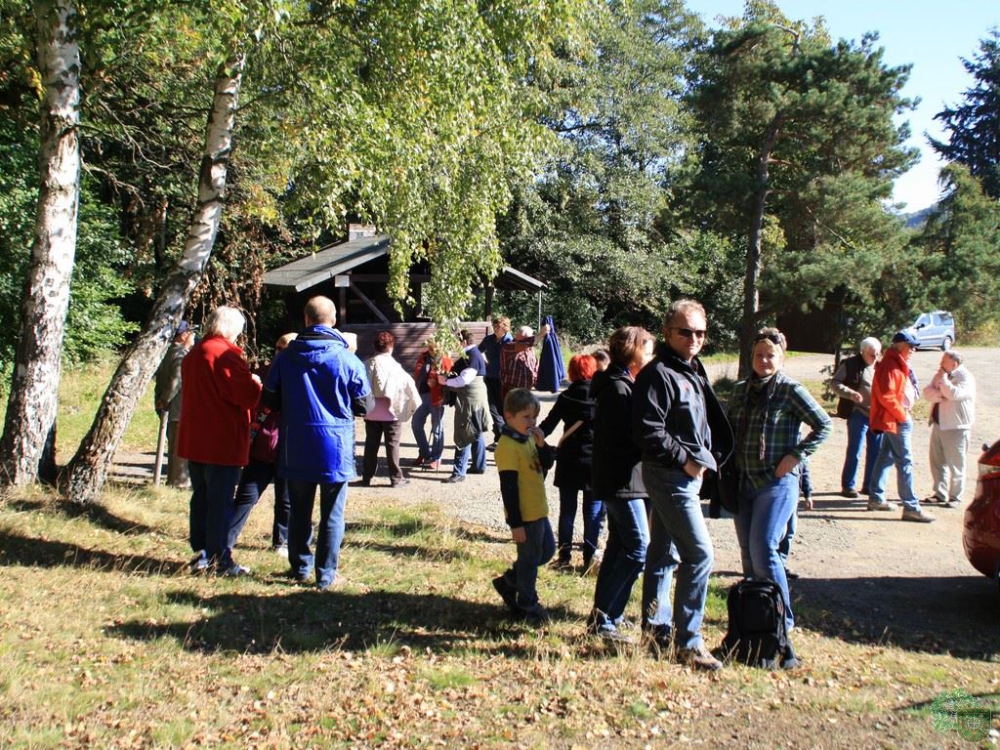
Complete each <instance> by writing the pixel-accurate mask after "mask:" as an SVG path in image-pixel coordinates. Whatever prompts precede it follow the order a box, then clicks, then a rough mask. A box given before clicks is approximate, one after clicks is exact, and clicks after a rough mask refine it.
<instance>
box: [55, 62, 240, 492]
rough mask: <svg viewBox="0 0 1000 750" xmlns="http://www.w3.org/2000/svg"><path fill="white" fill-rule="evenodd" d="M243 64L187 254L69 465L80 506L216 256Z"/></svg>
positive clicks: (219, 125)
mask: <svg viewBox="0 0 1000 750" xmlns="http://www.w3.org/2000/svg"><path fill="white" fill-rule="evenodd" d="M245 63H246V56H245V54H243V53H240V54H234V55H232V56H230V58H229V59H228V60H227V61H226V62H225V63H224V64H223V65H222V66H220V68H219V71H218V73H217V75H216V79H215V93H214V96H213V99H212V110H211V112H210V113H209V116H208V126H207V128H206V132H205V150H204V154H203V156H202V160H201V173H200V177H199V180H198V204H197V207H196V208H195V212H194V215H193V216H192V218H191V223H190V225H189V226H188V233H187V240H186V242H185V245H184V254H183V255H182V256H181V258H180V260H179V261H178V263H177V266H176V267H175V268H174V270H173V271H172V272H171V274H170V276H169V277H168V278H167V280H166V282H164V284H163V287H162V288H161V289H160V293H159V295H158V296H157V298H156V301H155V302H154V303H153V309H152V310H151V311H150V314H149V317H148V318H147V320H146V322H145V324H144V325H143V329H142V331H141V332H140V333H139V336H138V337H137V338H136V340H135V341H134V342H133V343H132V345H131V346H129V348H128V349H127V350H126V351H125V354H124V355H123V357H122V360H121V362H120V363H119V365H118V368H117V370H115V374H114V376H113V377H112V379H111V383H110V384H109V385H108V389H107V391H105V393H104V398H103V399H102V401H101V406H100V408H99V409H98V411H97V415H96V416H95V417H94V423H93V425H91V428H90V431H89V432H88V433H87V435H86V437H84V439H83V442H82V443H80V447H79V449H78V450H77V452H76V455H75V456H74V457H73V460H72V461H71V462H70V464H69V467H68V470H67V476H66V482H65V490H66V494H67V495H68V497H69V499H70V500H72V501H73V502H75V503H79V504H87V503H91V502H93V501H95V500H96V499H97V498H98V496H99V495H100V492H101V490H102V488H103V487H104V480H105V477H106V476H107V471H108V467H109V466H110V465H111V462H112V460H113V459H114V456H115V452H116V451H117V450H118V446H119V445H120V444H121V440H122V436H123V435H124V434H125V430H126V428H127V427H128V424H129V421H130V420H131V419H132V413H133V412H134V411H135V406H136V404H137V403H138V401H139V398H140V396H142V394H143V392H144V391H145V390H146V387H147V386H148V385H149V381H150V379H151V378H152V377H153V374H154V373H155V372H156V368H157V366H158V365H159V363H160V360H162V359H163V355H164V352H166V349H167V346H168V345H169V344H170V341H171V339H172V337H173V331H174V328H175V327H176V325H177V323H178V322H179V321H180V319H181V316H182V315H183V313H184V308H185V307H186V306H187V302H188V299H189V298H190V296H191V292H192V291H194V288H195V287H196V286H197V285H198V282H199V281H200V280H201V277H202V274H203V273H204V271H205V266H206V265H207V264H208V259H209V257H210V256H211V254H212V247H213V245H214V244H215V236H216V233H217V232H218V229H219V223H220V221H221V219H222V210H223V206H224V203H225V191H226V172H227V169H228V166H229V155H230V152H231V150H232V142H233V129H234V127H235V123H236V106H237V100H238V97H239V91H240V85H241V83H242V80H243V70H244V66H245Z"/></svg>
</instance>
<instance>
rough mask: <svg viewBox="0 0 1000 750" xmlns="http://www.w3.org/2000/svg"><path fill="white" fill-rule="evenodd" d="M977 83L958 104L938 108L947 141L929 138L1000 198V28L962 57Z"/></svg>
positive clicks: (934, 144)
mask: <svg viewBox="0 0 1000 750" xmlns="http://www.w3.org/2000/svg"><path fill="white" fill-rule="evenodd" d="M962 64H963V65H964V66H965V69H966V70H967V71H968V72H969V73H970V74H971V75H972V77H973V79H974V80H975V83H974V84H973V85H972V87H971V88H968V89H966V90H965V94H964V99H963V101H962V103H961V104H958V105H956V106H955V107H946V108H945V109H943V110H941V111H940V112H938V113H937V114H936V115H935V116H934V119H935V120H940V121H941V123H942V124H943V126H944V129H945V130H946V131H947V133H948V141H947V142H944V141H938V140H935V139H933V138H931V139H929V140H930V143H931V146H933V147H934V150H935V151H937V152H938V153H939V154H941V156H943V157H944V158H945V159H947V160H948V161H955V162H958V163H959V164H964V165H966V166H967V167H968V168H969V173H970V174H971V175H972V176H973V177H976V178H978V179H979V181H980V182H981V183H982V186H983V190H985V191H986V194H987V195H988V196H990V197H991V198H996V199H1000V31H997V30H996V29H993V30H992V31H991V32H990V34H989V36H988V37H987V38H986V39H982V40H981V41H980V43H979V53H978V54H977V55H976V56H975V57H974V58H973V59H971V60H967V59H965V58H963V59H962Z"/></svg>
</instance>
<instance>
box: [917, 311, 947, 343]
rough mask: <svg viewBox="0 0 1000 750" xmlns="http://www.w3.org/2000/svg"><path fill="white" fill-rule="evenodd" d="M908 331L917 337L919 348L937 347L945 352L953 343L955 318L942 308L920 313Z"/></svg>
mask: <svg viewBox="0 0 1000 750" xmlns="http://www.w3.org/2000/svg"><path fill="white" fill-rule="evenodd" d="M910 332H911V333H913V335H914V336H916V337H917V341H919V342H920V348H921V349H927V348H928V347H938V348H939V349H941V351H943V352H946V351H948V350H949V349H950V348H951V345H952V344H954V343H955V318H954V317H953V316H952V314H951V313H950V312H945V311H944V310H935V311H934V312H929V313H920V315H918V316H917V319H916V320H915V321H913V325H911V326H910Z"/></svg>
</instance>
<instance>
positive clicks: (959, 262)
mask: <svg viewBox="0 0 1000 750" xmlns="http://www.w3.org/2000/svg"><path fill="white" fill-rule="evenodd" d="M941 176H942V180H943V181H944V182H945V184H946V185H947V186H948V190H947V194H946V195H945V197H944V199H942V201H941V202H940V203H939V204H938V205H937V206H936V208H935V211H934V212H933V213H932V214H931V216H930V217H929V218H928V221H927V224H926V225H925V227H924V229H923V231H922V232H921V233H920V235H919V236H918V237H916V238H915V239H914V241H913V246H914V250H915V255H916V256H917V257H920V258H921V261H920V264H919V275H920V280H921V282H922V283H920V284H916V285H914V286H916V287H917V288H919V289H920V290H921V291H922V298H921V299H919V300H917V301H918V302H920V303H922V304H923V305H926V306H927V307H934V308H935V309H937V308H941V309H945V310H951V311H952V312H953V313H954V314H955V315H956V316H957V318H958V320H959V323H960V325H961V327H962V329H963V330H971V329H975V328H979V327H981V326H983V325H984V324H987V323H996V322H998V321H1000V312H998V310H997V309H996V305H995V300H996V299H997V297H998V295H1000V204H998V203H997V201H996V200H994V199H993V198H992V197H991V196H989V195H987V194H986V191H985V189H984V187H983V185H982V184H981V183H980V181H979V180H978V179H976V177H974V176H973V175H972V174H970V170H969V168H968V167H966V166H965V165H963V164H958V163H953V164H950V165H948V166H946V167H945V168H944V169H943V170H942V175H941ZM915 308H916V305H912V306H911V311H912V310H913V309H915Z"/></svg>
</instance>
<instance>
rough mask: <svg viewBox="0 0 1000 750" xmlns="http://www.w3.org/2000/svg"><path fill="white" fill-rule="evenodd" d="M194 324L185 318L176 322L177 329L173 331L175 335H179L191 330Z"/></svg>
mask: <svg viewBox="0 0 1000 750" xmlns="http://www.w3.org/2000/svg"><path fill="white" fill-rule="evenodd" d="M193 330H194V326H192V325H191V324H190V323H188V322H187V321H186V320H182V321H181V322H180V323H178V324H177V330H175V331H174V335H175V336H180V335H181V334H182V333H187V332H188V331H193Z"/></svg>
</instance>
